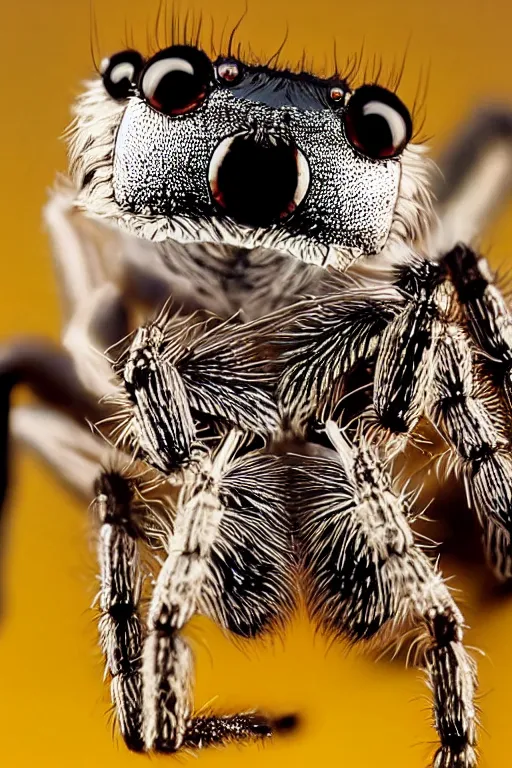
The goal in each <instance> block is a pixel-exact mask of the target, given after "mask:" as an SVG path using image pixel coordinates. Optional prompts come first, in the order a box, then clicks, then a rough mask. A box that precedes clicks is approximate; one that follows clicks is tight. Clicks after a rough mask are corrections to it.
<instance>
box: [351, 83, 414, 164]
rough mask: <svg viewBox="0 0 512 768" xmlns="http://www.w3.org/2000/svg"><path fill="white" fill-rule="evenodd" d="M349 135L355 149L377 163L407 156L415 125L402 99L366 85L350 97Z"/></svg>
mask: <svg viewBox="0 0 512 768" xmlns="http://www.w3.org/2000/svg"><path fill="white" fill-rule="evenodd" d="M344 119H345V133H346V136H347V139H348V140H349V141H350V143H351V144H352V146H353V147H355V148H356V149H358V150H359V151H360V152H362V154H363V155H366V156H367V157H371V158H373V159H375V160H381V159H384V158H387V157H395V156H396V155H399V154H400V153H401V152H403V150H404V148H405V146H406V144H407V143H408V142H409V141H410V138H411V134H412V121H411V116H410V114H409V112H408V110H407V108H406V107H405V106H404V105H403V104H402V102H401V101H400V99H399V98H398V96H396V95H395V94H394V93H391V91H387V90H386V89H385V88H380V87H379V86H377V85H363V86H362V87H361V88H358V89H357V91H356V92H355V93H354V94H353V95H352V96H351V97H350V101H349V103H348V106H347V110H346V112H345V116H344Z"/></svg>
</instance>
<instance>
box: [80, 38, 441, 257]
mask: <svg viewBox="0 0 512 768" xmlns="http://www.w3.org/2000/svg"><path fill="white" fill-rule="evenodd" d="M103 82H104V84H105V87H106V90H105V87H103V86H102V85H101V84H100V83H97V82H96V83H94V84H91V86H90V88H89V90H88V91H87V93H86V95H85V96H84V97H83V98H82V100H81V102H80V105H79V108H78V120H77V130H76V134H75V138H74V141H73V146H72V157H73V159H74V162H73V164H72V172H73V178H74V180H75V182H76V183H77V185H78V187H79V188H80V196H79V200H80V204H82V205H84V206H85V207H86V208H87V209H88V210H90V211H91V212H95V213H98V214H99V215H101V216H108V217H110V218H113V219H117V220H119V221H120V223H122V225H123V226H125V227H126V228H127V229H128V231H130V232H133V233H134V234H138V235H140V236H142V237H145V238H149V239H157V240H162V239H168V238H172V239H174V240H178V241H180V242H185V243H186V242H197V241H198V240H200V241H205V242H221V243H227V244H232V245H237V246H243V247H248V248H249V247H255V246H267V247H279V249H280V250H283V251H286V252H290V253H292V254H294V255H296V256H299V257H301V258H303V259H305V260H307V261H313V262H314V263H317V264H326V263H328V262H333V263H336V264H338V265H340V264H343V265H345V264H346V263H347V262H348V261H350V260H352V259H353V258H354V257H357V256H361V255H363V254H374V253H378V252H379V251H381V250H382V248H383V247H384V245H385V244H386V243H387V242H388V241H389V239H390V236H391V240H393V239H396V238H401V237H403V235H404V227H405V229H406V230H407V234H414V235H417V234H420V233H421V232H423V231H424V227H425V224H426V221H427V219H428V216H429V213H430V207H429V196H428V192H427V189H426V187H425V181H426V175H425V169H424V165H423V161H422V157H421V148H419V147H416V146H413V145H411V144H409V142H410V139H411V132H412V123H411V118H410V116H409V113H408V111H407V109H406V107H405V106H404V105H403V104H402V103H401V101H400V100H399V99H398V97H397V96H396V95H395V94H394V93H392V92H391V91H387V90H386V89H384V88H381V87H380V86H377V85H366V86H363V87H361V88H359V89H358V90H357V91H355V92H352V91H351V90H350V89H349V86H348V84H347V83H346V82H344V81H343V80H342V79H340V78H329V79H320V78H317V77H314V76H312V75H307V74H295V73H292V72H289V71H280V70H274V69H270V68H268V67H260V66H248V65H246V64H243V63H242V62H239V61H236V60H234V59H232V58H220V59H218V60H217V61H216V62H215V63H212V62H210V60H209V59H208V57H207V56H206V54H204V53H203V52H202V51H199V50H198V49H196V48H193V47H191V46H172V47H170V48H167V49H166V50H164V51H160V52H159V53H158V54H156V55H155V56H153V57H152V58H151V59H149V61H147V62H144V61H143V60H142V58H141V57H140V56H139V55H138V54H135V53H134V52H133V51H126V52H124V53H120V54H117V55H116V57H114V58H113V59H111V60H109V61H106V62H104V64H103Z"/></svg>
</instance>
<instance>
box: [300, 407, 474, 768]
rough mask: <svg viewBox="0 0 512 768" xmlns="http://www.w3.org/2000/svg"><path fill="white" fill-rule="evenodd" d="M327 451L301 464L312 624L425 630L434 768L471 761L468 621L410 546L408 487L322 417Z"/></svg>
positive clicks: (353, 635) (364, 630)
mask: <svg viewBox="0 0 512 768" xmlns="http://www.w3.org/2000/svg"><path fill="white" fill-rule="evenodd" d="M327 432H328V434H329V437H330V438H331V440H332V442H333V445H334V446H335V449H336V453H335V454H334V455H333V456H332V458H326V457H323V458H318V459H305V460H304V461H305V464H304V466H303V467H302V468H301V469H299V471H298V477H299V478H300V477H302V480H299V482H298V485H299V492H300V498H301V505H300V509H299V515H298V524H299V544H300V549H301V553H302V560H303V567H304V570H305V574H306V579H307V582H306V583H307V600H308V604H309V607H310V610H311V613H312V615H313V618H314V619H315V620H316V622H317V623H318V624H319V625H320V626H321V627H322V628H323V629H325V630H326V631H328V632H330V633H335V634H339V635H344V636H346V637H348V638H349V639H350V640H352V641H357V640H367V639H370V638H371V637H373V636H374V635H375V634H376V633H377V632H378V631H379V630H380V629H384V630H385V629H386V628H390V629H391V630H392V629H394V628H395V627H396V626H397V625H400V624H401V623H402V622H403V620H405V619H412V620H413V621H414V622H415V623H416V624H420V625H422V626H423V628H424V632H423V640H424V648H425V652H424V656H423V659H424V667H425V670H426V673H427V677H428V683H429V686H430V687H431V689H432V693H433V712H434V721H435V725H436V729H437V732H438V735H439V740H440V747H439V749H438V751H437V753H436V756H435V758H434V763H433V765H434V768H474V766H475V765H476V755H475V739H476V734H475V708H474V703H473V698H474V691H475V686H476V677H475V667H474V663H473V661H472V659H471V658H470V656H469V655H468V653H467V651H466V649H465V648H464V645H463V644H462V637H463V626H464V621H463V617H462V614H461V612H460V611H459V609H458V607H457V605H456V604H455V602H454V600H453V598H452V596H451V594H450V592H449V590H448V589H447V587H446V585H445V583H444V581H443V578H442V576H441V574H440V573H439V571H437V569H436V568H435V567H434V566H433V564H432V563H431V562H430V560H429V559H428V557H427V556H426V555H425V554H424V553H423V551H422V550H421V549H420V548H418V546H416V545H415V543H414V539H413V534H412V532H411V529H410V527H409V524H408V517H410V509H409V504H408V497H407V495H406V494H405V493H403V492H400V491H396V490H395V489H394V487H393V482H392V479H391V476H390V474H389V471H388V469H387V467H386V466H385V465H384V464H383V463H382V461H381V459H380V456H379V454H378V452H377V450H376V449H375V447H374V446H373V445H371V444H370V443H368V442H367V441H365V440H364V439H361V440H360V441H359V442H358V445H357V447H354V446H352V445H350V444H349V443H348V442H347V441H346V440H345V438H344V437H343V436H342V434H341V433H340V432H339V430H338V428H337V427H336V426H335V425H334V424H333V423H332V422H328V424H327Z"/></svg>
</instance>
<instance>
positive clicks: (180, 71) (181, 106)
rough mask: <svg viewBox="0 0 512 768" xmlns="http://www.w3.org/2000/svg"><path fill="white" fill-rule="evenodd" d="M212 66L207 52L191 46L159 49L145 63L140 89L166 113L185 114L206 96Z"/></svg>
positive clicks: (147, 98)
mask: <svg viewBox="0 0 512 768" xmlns="http://www.w3.org/2000/svg"><path fill="white" fill-rule="evenodd" d="M212 78H213V67H212V64H211V62H210V60H209V58H208V57H207V56H206V54H205V53H203V52H202V51H199V50H198V49H197V48H192V47H191V46H188V45H174V46H172V47H171V48H166V50H165V51H160V53H158V54H157V55H156V56H154V57H153V58H152V59H151V60H150V61H149V62H148V64H147V65H146V68H145V69H144V72H143V73H142V77H141V81H140V88H141V91H142V95H143V96H144V98H145V99H146V101H147V102H148V103H149V104H151V106H152V107H153V108H154V109H156V110H158V111H159V112H163V113H164V114H166V115H183V114H185V113H187V112H191V111H192V110H193V109H195V108H196V107H198V106H199V105H200V104H201V103H202V102H203V101H204V99H205V98H206V96H207V94H208V90H209V87H210V83H211V81H212Z"/></svg>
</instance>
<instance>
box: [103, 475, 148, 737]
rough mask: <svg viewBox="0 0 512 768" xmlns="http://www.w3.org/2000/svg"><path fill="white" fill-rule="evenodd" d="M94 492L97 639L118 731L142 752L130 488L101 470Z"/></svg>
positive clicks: (139, 644) (134, 537)
mask: <svg viewBox="0 0 512 768" xmlns="http://www.w3.org/2000/svg"><path fill="white" fill-rule="evenodd" d="M96 493H97V495H96V510H97V513H98V516H99V520H100V524H101V527H100V531H99V543H98V557H99V562H100V574H101V587H100V600H99V604H100V610H101V616H100V620H99V632H100V643H101V647H102V649H103V652H104V654H105V659H106V664H107V670H108V672H109V674H110V677H111V683H110V690H111V696H112V701H113V703H114V706H115V710H116V715H117V718H118V722H119V727H120V730H121V733H122V735H123V738H124V740H125V742H126V744H127V746H128V747H129V748H130V749H132V750H134V751H136V752H141V751H143V750H144V740H143V735H142V679H141V660H142V627H141V622H140V618H139V615H138V611H137V608H138V602H139V594H140V586H141V583H140V582H141V579H140V574H139V557H138V551H137V538H138V535H137V527H136V520H135V519H134V509H133V493H132V486H131V483H130V481H129V480H127V479H126V478H125V477H123V476H122V475H121V474H119V473H118V472H106V471H105V472H103V473H102V474H101V475H100V477H99V479H98V481H97V484H96Z"/></svg>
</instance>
